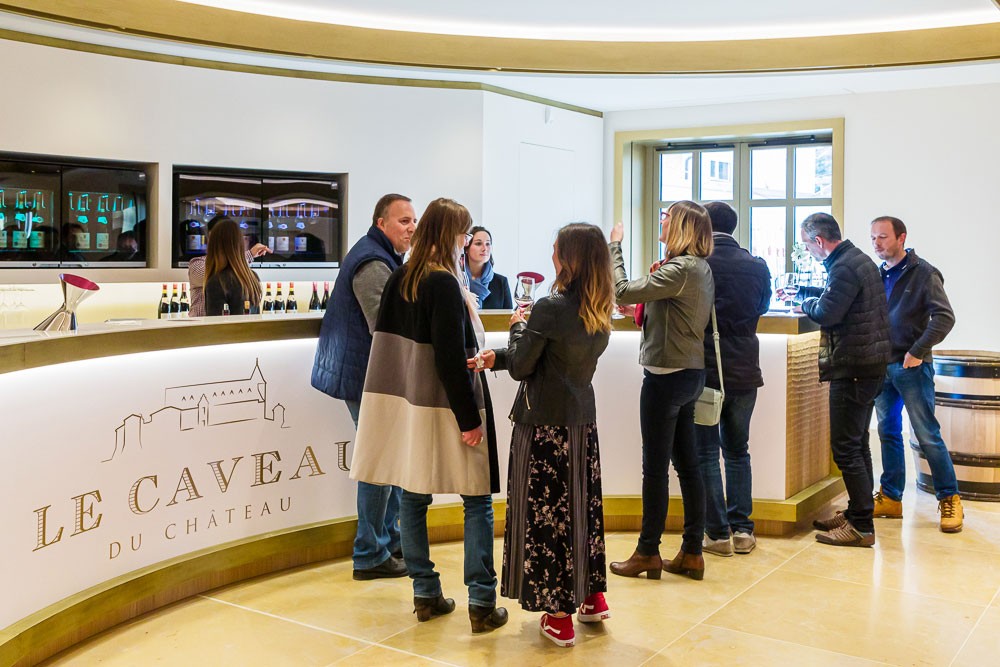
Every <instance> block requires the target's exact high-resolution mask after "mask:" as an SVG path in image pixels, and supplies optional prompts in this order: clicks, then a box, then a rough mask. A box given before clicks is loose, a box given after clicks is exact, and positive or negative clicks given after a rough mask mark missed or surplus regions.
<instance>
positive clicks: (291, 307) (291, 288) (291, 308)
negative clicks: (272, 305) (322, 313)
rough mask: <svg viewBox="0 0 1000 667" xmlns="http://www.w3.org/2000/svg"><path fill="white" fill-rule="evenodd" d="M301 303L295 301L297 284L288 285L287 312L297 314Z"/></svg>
mask: <svg viewBox="0 0 1000 667" xmlns="http://www.w3.org/2000/svg"><path fill="white" fill-rule="evenodd" d="M298 311H299V302H298V301H296V300H295V283H288V299H287V300H286V301H285V312H289V313H297V312H298Z"/></svg>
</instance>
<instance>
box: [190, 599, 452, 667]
mask: <svg viewBox="0 0 1000 667" xmlns="http://www.w3.org/2000/svg"><path fill="white" fill-rule="evenodd" d="M197 597H200V598H202V599H204V600H211V601H212V602H218V603H219V604H224V605H228V606H230V607H234V608H236V609H242V610H243V611H248V612H250V613H253V614H260V615H261V616H267V617H268V618H273V619H275V620H279V621H285V622H286V623H292V624H293V625H298V626H301V627H303V628H309V629H310V630H316V631H318V632H323V633H326V634H328V635H334V636H336V637H342V638H344V639H350V640H352V641H356V642H359V643H361V644H367V646H365V648H364V649H360V650H358V651H355V652H354V653H351V654H350V655H354V654H355V653H360V652H361V651H363V650H365V649H367V648H371V647H372V646H377V647H380V648H384V649H388V650H390V651H395V652H396V653H402V654H404V655H408V656H410V657H414V658H423V659H424V660H430V661H431V662H436V663H438V664H440V665H448V666H449V667H460V666H459V665H454V664H452V663H450V662H444V661H443V660H437V659H435V658H430V657H428V656H426V655H420V654H419V653H412V652H410V651H406V650H404V649H401V648H396V647H394V646H386V645H384V644H381V643H379V642H377V641H372V640H370V639H364V638H362V637H354V636H352V635H348V634H345V633H343V632H337V631H336V630H331V629H329V628H322V627H320V626H318V625H312V624H310V623H303V622H302V621H296V620H295V619H293V618H287V617H285V616H279V615H278V614H272V613H271V612H269V611H262V610H260V609H254V608H253V607H247V606H244V605H241V604H236V603H235V602H229V601H228V600H222V599H219V598H216V597H212V596H211V595H198V596H197ZM406 629H407V630H409V629H412V626H411V627H410V628H406ZM404 631H405V630H403V631H400V632H404ZM397 634H399V633H398V632H397V633H393V634H392V635H390V637H395V636H396V635H397ZM387 639H388V637H387ZM347 657H349V656H344V658H347ZM344 658H341V659H340V660H343V659H344ZM336 662H339V660H338V661H336Z"/></svg>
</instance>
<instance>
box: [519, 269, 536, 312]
mask: <svg viewBox="0 0 1000 667" xmlns="http://www.w3.org/2000/svg"><path fill="white" fill-rule="evenodd" d="M514 302H515V303H517V307H518V309H519V310H521V311H522V312H523V313H524V316H525V317H527V316H528V315H529V314H531V306H532V304H533V303H535V279H534V277H532V276H518V278H517V284H516V285H515V286H514Z"/></svg>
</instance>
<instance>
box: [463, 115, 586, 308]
mask: <svg viewBox="0 0 1000 667" xmlns="http://www.w3.org/2000/svg"><path fill="white" fill-rule="evenodd" d="M483 107H484V109H483V208H484V212H485V214H484V216H483V218H482V222H481V223H480V222H479V221H478V220H477V224H483V225H484V226H485V227H486V228H487V229H489V230H490V232H491V233H492V235H493V250H494V255H495V257H496V270H497V271H498V272H499V273H502V274H504V275H506V276H507V277H508V278H510V279H511V289H513V288H514V283H513V277H514V275H515V274H516V273H517V272H518V271H523V270H529V271H537V272H540V273H542V274H543V275H544V276H545V277H546V281H545V283H544V285H543V291H548V287H549V286H550V285H551V282H552V278H553V269H552V262H551V259H550V258H551V255H552V242H553V240H554V239H555V232H556V230H558V229H559V227H561V226H563V225H564V224H566V223H568V222H576V221H585V222H593V223H597V224H600V222H601V220H600V216H601V204H602V191H601V178H602V165H601V156H602V136H603V134H602V130H603V120H602V119H600V118H596V117H594V116H587V115H583V114H578V113H574V112H572V111H566V110H564V109H557V108H551V107H548V114H546V107H545V106H543V105H540V104H537V103H534V102H528V101H525V100H520V99H516V98H511V97H504V96H501V95H486V97H485V99H484V104H483ZM546 117H548V122H546Z"/></svg>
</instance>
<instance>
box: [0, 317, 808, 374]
mask: <svg viewBox="0 0 1000 667" xmlns="http://www.w3.org/2000/svg"><path fill="white" fill-rule="evenodd" d="M321 319H322V315H321V314H320V313H297V314H294V315H287V314H286V315H234V316H231V317H201V318H190V319H178V320H143V319H135V320H117V321H109V322H104V323H101V324H83V325H81V326H80V330H79V331H77V332H39V331H32V330H30V329H21V330H7V331H0V374H2V373H11V372H14V371H20V370H26V369H29V368H37V367H40V366H50V365H53V364H61V363H66V362H70V361H82V360H85V359H97V358H100V357H109V356H118V355H122V354H134V353H136V352H156V351H160V350H172V349H177V348H185V347H200V346H204V345H224V344H229V343H248V342H253V341H263V340H290V339H296V338H315V337H316V336H317V335H318V334H319V325H320V320H321ZM482 319H483V325H484V326H485V328H486V330H487V331H506V330H507V328H508V327H507V323H508V321H509V320H510V313H509V312H506V311H499V310H487V311H483V312H482ZM614 328H615V331H638V328H637V327H636V326H635V323H634V322H633V321H632V320H631V318H625V319H620V320H615V321H614ZM817 329H818V327H817V325H816V324H815V323H814V322H812V320H810V319H809V318H807V317H805V316H803V315H790V314H787V313H774V314H768V315H765V316H764V317H762V318H761V319H760V324H759V325H758V327H757V332H758V333H768V334H785V335H792V336H794V335H798V334H803V333H809V332H811V331H816V330H817Z"/></svg>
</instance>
